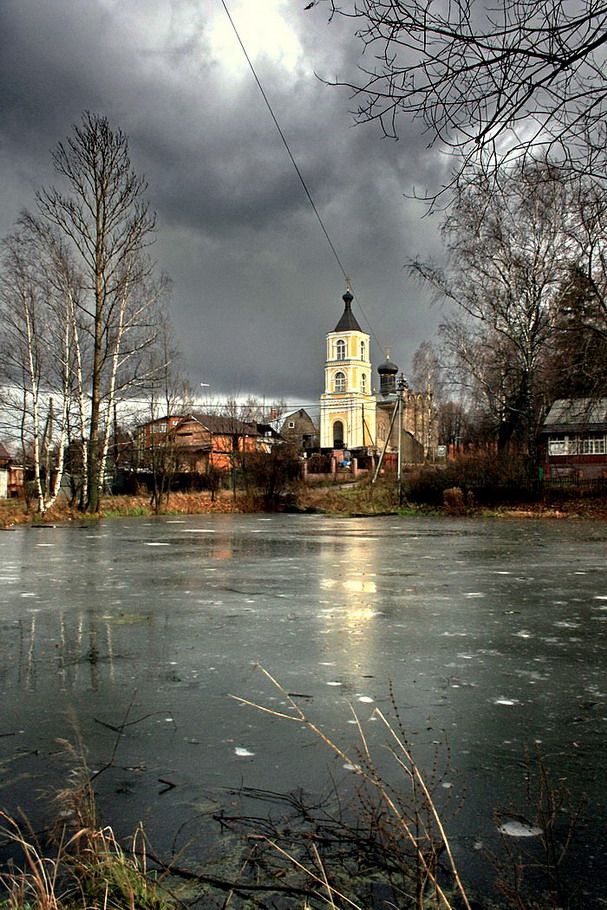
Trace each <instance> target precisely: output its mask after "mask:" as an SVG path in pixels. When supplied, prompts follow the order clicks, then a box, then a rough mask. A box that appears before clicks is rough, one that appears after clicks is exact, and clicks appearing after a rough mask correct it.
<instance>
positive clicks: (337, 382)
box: [333, 372, 346, 392]
mask: <svg viewBox="0 0 607 910" xmlns="http://www.w3.org/2000/svg"><path fill="white" fill-rule="evenodd" d="M333 391H335V392H345V391H346V374H345V373H341V372H339V373H336V374H335V379H334V380H333Z"/></svg>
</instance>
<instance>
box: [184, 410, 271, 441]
mask: <svg viewBox="0 0 607 910" xmlns="http://www.w3.org/2000/svg"><path fill="white" fill-rule="evenodd" d="M192 417H193V418H194V419H195V420H198V421H199V423H201V424H202V425H203V427H205V429H207V430H209V431H210V432H211V433H215V434H217V435H220V436H235V435H238V436H259V432H258V430H257V427H255V426H253V425H252V424H250V423H246V422H245V421H244V420H239V419H238V418H237V417H229V416H228V417H226V416H224V415H222V414H193V415H192Z"/></svg>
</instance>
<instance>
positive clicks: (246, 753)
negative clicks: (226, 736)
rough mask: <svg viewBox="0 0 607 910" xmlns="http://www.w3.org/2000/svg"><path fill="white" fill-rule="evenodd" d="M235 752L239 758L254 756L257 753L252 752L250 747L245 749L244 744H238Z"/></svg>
mask: <svg viewBox="0 0 607 910" xmlns="http://www.w3.org/2000/svg"><path fill="white" fill-rule="evenodd" d="M234 752H235V753H236V755H237V756H238V757H239V758H252V757H253V756H254V755H255V753H254V752H251V751H250V750H249V749H245V747H244V746H236V748H235V749H234Z"/></svg>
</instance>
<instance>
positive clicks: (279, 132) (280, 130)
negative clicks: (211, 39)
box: [221, 0, 384, 351]
mask: <svg viewBox="0 0 607 910" xmlns="http://www.w3.org/2000/svg"><path fill="white" fill-rule="evenodd" d="M221 5H222V6H223V8H224V11H225V14H226V16H227V17H228V21H229V23H230V25H231V26H232V29H233V31H234V34H235V35H236V39H237V41H238V43H239V44H240V47H241V49H242V52H243V54H244V56H245V59H246V61H247V63H248V65H249V69H250V70H251V72H252V74H253V78H254V79H255V82H256V83H257V87H258V89H259V91H260V92H261V97H262V98H263V100H264V101H265V104H266V107H267V109H268V111H269V112H270V117H271V118H272V120H273V122H274V126H275V127H276V129H277V131H278V135H279V136H280V138H281V139H282V143H283V145H284V147H285V149H286V151H287V155H288V156H289V158H290V160H291V164H292V165H293V167H294V168H295V173H296V174H297V176H298V177H299V181H300V183H301V185H302V187H303V189H304V192H305V194H306V196H307V198H308V202H309V203H310V205H311V206H312V210H313V212H314V214H315V215H316V219H317V221H318V223H319V225H320V227H321V230H322V232H323V234H324V235H325V238H326V240H327V243H328V244H329V247H330V248H331V252H332V253H333V255H334V257H335V260H336V262H337V264H338V266H339V268H340V270H341V273H342V275H343V277H344V279H345V281H346V282H347V283H348V287H350V289H351V293H352V294H353V295H354V298H355V300H356V302H357V304H358V306H359V307H360V311H361V313H362V314H363V317H364V320H365V322H366V323H367V326H368V328H369V333H370V334H371V335H372V336H373V338H374V340H375V343H376V344H377V345H378V347H379V349H380V350H382V351H383V349H384V346H383V345H382V344H381V342H380V341H379V339H378V337H377V335H376V334H375V332H374V331H373V328H372V327H371V323H370V322H369V319H368V318H367V314H366V313H365V311H364V309H363V306H362V304H361V302H360V300H359V299H358V297H357V296H356V292H355V291H354V290H353V289H352V288H351V284H350V278H349V277H348V273H347V272H346V270H345V268H344V266H343V263H342V261H341V259H340V257H339V253H338V252H337V249H336V248H335V245H334V243H333V241H332V240H331V237H330V235H329V232H328V230H327V228H326V227H325V224H324V222H323V220H322V218H321V216H320V212H319V211H318V209H317V208H316V203H315V202H314V199H313V198H312V194H311V192H310V190H309V189H308V186H307V184H306V181H305V179H304V176H303V174H302V173H301V171H300V169H299V166H298V164H297V162H296V160H295V158H294V156H293V153H292V152H291V149H290V147H289V143H288V142H287V138H286V136H285V134H284V132H283V131H282V128H281V126H280V123H279V122H278V118H277V117H276V114H275V113H274V110H273V108H272V105H271V104H270V99H269V98H268V96H267V94H266V92H265V90H264V88H263V85H262V84H261V81H260V79H259V76H258V75H257V72H256V70H255V67H254V66H253V61H252V60H251V58H250V57H249V54H248V52H247V49H246V47H245V45H244V42H243V40H242V38H241V37H240V34H239V32H238V29H237V28H236V23H235V22H234V20H233V19H232V16H231V14H230V11H229V9H228V7H227V4H226V2H225V0H221Z"/></svg>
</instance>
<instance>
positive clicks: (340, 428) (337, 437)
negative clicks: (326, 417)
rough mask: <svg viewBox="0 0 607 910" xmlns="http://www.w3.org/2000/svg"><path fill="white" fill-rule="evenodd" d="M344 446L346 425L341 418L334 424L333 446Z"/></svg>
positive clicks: (340, 447)
mask: <svg viewBox="0 0 607 910" xmlns="http://www.w3.org/2000/svg"><path fill="white" fill-rule="evenodd" d="M343 447H344V425H343V423H342V421H341V420H336V421H335V423H334V424H333V448H334V449H343Z"/></svg>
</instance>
